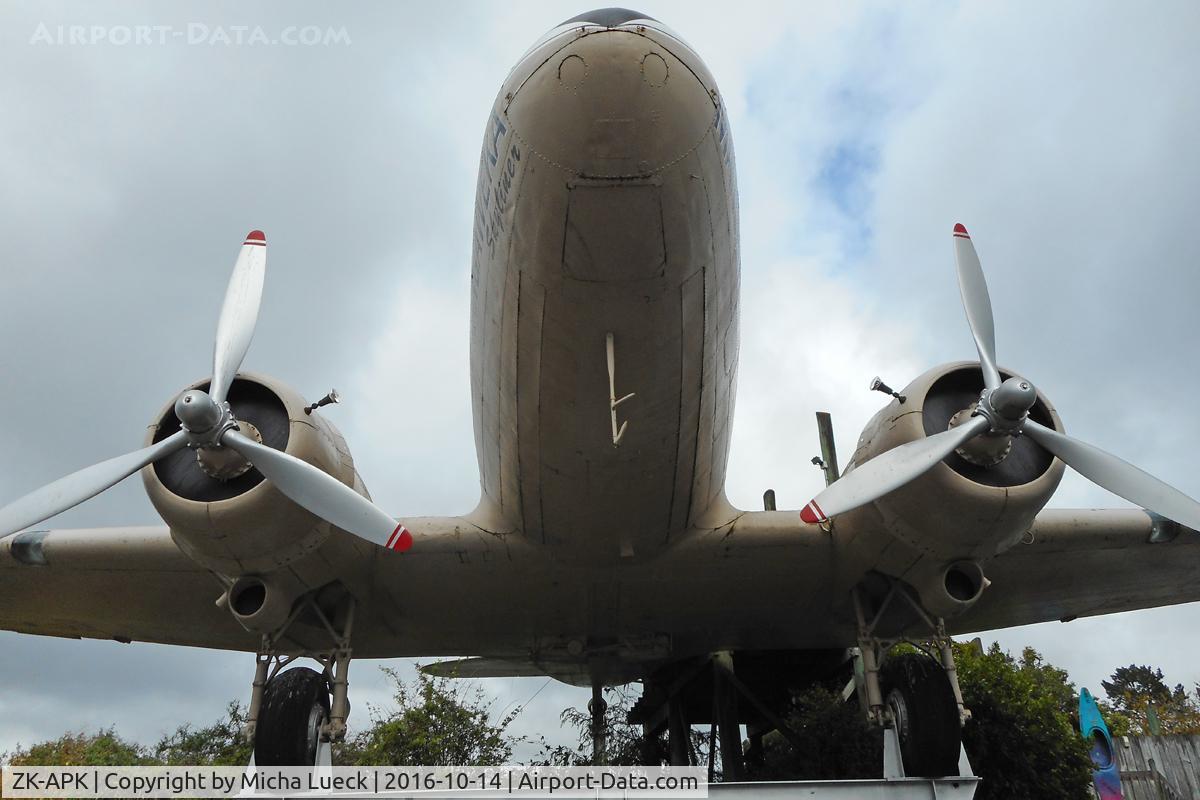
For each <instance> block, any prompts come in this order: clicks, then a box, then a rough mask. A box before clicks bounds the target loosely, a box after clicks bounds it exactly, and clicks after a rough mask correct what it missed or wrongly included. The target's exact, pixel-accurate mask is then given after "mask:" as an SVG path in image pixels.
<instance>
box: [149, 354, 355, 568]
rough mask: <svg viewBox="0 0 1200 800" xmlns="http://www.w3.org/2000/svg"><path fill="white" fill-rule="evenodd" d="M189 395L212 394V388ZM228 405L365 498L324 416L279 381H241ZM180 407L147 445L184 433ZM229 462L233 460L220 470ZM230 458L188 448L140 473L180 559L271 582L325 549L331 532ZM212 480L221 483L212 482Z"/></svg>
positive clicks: (153, 429) (259, 433)
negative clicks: (272, 577)
mask: <svg viewBox="0 0 1200 800" xmlns="http://www.w3.org/2000/svg"><path fill="white" fill-rule="evenodd" d="M190 388H200V389H205V390H207V389H208V381H202V382H198V383H196V384H193V385H192V387H190ZM228 399H229V404H230V407H231V408H232V410H233V414H234V417H235V418H236V419H237V420H239V422H240V423H249V424H248V425H245V424H243V425H242V430H243V433H245V434H246V435H249V436H251V437H252V438H258V437H261V440H262V442H263V443H264V444H267V445H270V446H271V447H274V448H276V449H279V450H284V451H286V452H287V453H289V454H290V455H293V456H295V457H297V458H300V459H303V460H304V461H307V462H309V463H310V464H313V465H315V466H316V467H318V468H319V469H321V470H323V471H325V472H327V473H329V474H330V475H332V476H334V477H335V478H337V479H338V480H340V481H341V482H342V483H345V484H346V485H348V486H350V487H352V488H353V489H354V490H355V491H357V492H358V493H359V494H362V495H364V496H366V489H365V488H364V487H363V485H362V482H361V481H360V480H359V478H358V474H357V472H356V471H355V469H354V460H353V459H352V458H351V456H350V451H349V449H348V448H347V447H346V442H345V440H344V439H343V438H342V435H341V434H340V433H338V431H337V429H336V428H334V427H333V425H331V424H330V423H329V422H328V421H327V420H325V419H324V418H323V417H322V416H321V414H320V412H314V413H313V414H311V415H309V414H305V413H304V408H305V403H304V400H303V399H302V398H301V397H300V395H299V394H297V393H296V392H295V391H294V390H292V389H291V388H289V387H288V386H286V385H284V384H282V383H280V382H278V381H275V380H273V379H270V378H267V377H264V376H260V375H250V374H247V373H241V374H240V375H239V376H238V378H237V379H236V380H235V381H234V382H233V385H232V386H231V387H230V390H229V396H228ZM179 427H180V425H179V419H178V417H176V416H175V410H174V406H173V404H172V405H168V406H167V407H166V408H164V409H163V411H162V412H161V413H160V414H159V415H158V417H157V419H156V421H155V422H154V423H152V424H151V425H150V428H149V431H148V436H147V442H148V443H149V442H157V441H160V440H161V439H164V438H166V437H167V436H170V435H171V434H173V433H174V432H176V431H178V430H179ZM222 455H225V456H227V457H228V458H229V459H230V460H229V461H228V462H227V463H223V462H222V461H221V456H222ZM244 466H245V465H244V463H243V462H241V460H240V459H238V458H236V454H235V453H233V451H231V450H229V449H228V448H223V449H222V450H221V451H219V453H211V452H210V453H207V454H205V453H199V454H198V453H197V451H195V450H192V449H190V448H184V449H182V450H180V451H178V452H176V453H174V454H173V455H171V456H168V457H166V458H163V459H160V460H159V461H157V462H156V463H154V464H152V465H151V466H148V467H146V468H145V469H143V470H142V479H143V482H144V483H145V487H146V493H147V494H148V495H149V496H150V502H151V503H153V504H154V508H155V510H157V511H158V513H159V515H160V516H162V518H163V520H164V521H166V523H167V525H168V526H169V527H170V529H171V537H172V538H173V539H174V540H175V543H176V544H177V545H179V547H180V549H181V550H183V551H184V552H185V553H187V555H188V556H190V557H191V558H192V559H194V560H195V561H196V562H198V563H200V564H201V565H203V566H205V567H207V568H208V569H211V570H214V571H215V572H218V573H221V574H224V575H228V576H234V577H236V576H242V575H252V574H259V575H265V574H268V573H271V572H274V571H276V570H278V569H279V568H281V567H284V566H287V565H291V564H294V563H295V562H297V561H299V560H300V559H302V558H304V556H306V555H308V554H310V553H312V552H313V551H314V550H316V549H317V548H319V547H320V546H321V545H322V544H323V543H324V542H325V540H326V539H328V538H329V536H330V534H331V532H332V526H331V525H330V524H329V523H327V522H325V521H324V520H321V519H320V518H318V517H316V516H315V515H313V514H312V513H310V512H308V511H306V510H305V509H303V508H301V507H300V506H298V505H296V504H295V503H293V502H292V501H291V500H289V499H287V498H286V497H284V495H283V494H281V493H280V492H279V490H278V489H276V488H275V487H274V486H272V485H271V484H270V483H269V482H267V481H265V480H264V479H263V477H262V475H261V474H259V472H258V471H257V470H255V469H252V468H251V469H248V470H246V471H245V472H243V473H242V474H240V475H234V476H232V477H231V475H233V473H236V472H237V471H238V469H239V468H242V467H244ZM213 473H217V474H220V475H221V477H214V476H213Z"/></svg>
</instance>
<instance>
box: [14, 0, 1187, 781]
mask: <svg viewBox="0 0 1200 800" xmlns="http://www.w3.org/2000/svg"><path fill="white" fill-rule="evenodd" d="M953 244H954V248H955V254H956V256H957V267H958V281H959V286H960V289H961V294H962V301H963V305H964V307H965V309H966V314H967V321H968V323H969V327H970V331H971V333H972V335H973V337H974V340H975V347H976V350H977V352H978V359H979V360H978V362H974V361H971V362H961V363H954V364H947V365H942V366H938V367H935V368H933V369H931V370H929V371H928V372H926V373H925V374H923V375H921V376H919V377H917V378H916V379H915V380H913V381H912V382H911V383H910V384H909V385H908V386H907V387H905V388H904V389H903V390H902V391H900V392H896V393H894V395H893V399H892V400H891V402H889V403H888V404H887V406H886V407H884V408H883V409H882V410H881V411H880V412H879V413H878V414H877V415H876V416H875V417H874V419H872V420H871V421H870V422H869V423H868V424H867V426H866V429H865V430H864V432H863V434H862V436H861V438H860V439H859V441H858V447H857V449H856V451H855V453H854V455H853V458H852V461H851V464H850V465H849V466H848V467H847V469H846V471H845V473H844V474H843V475H841V476H840V477H838V476H837V468H836V462H834V463H832V464H827V466H828V467H830V474H829V478H830V479H831V482H830V484H829V486H828V488H827V489H825V490H824V491H823V492H821V493H820V494H819V495H818V496H817V497H815V498H814V499H813V500H812V502H811V503H809V504H808V505H807V506H806V507H805V508H804V509H803V510H801V511H798V512H797V511H775V510H767V511H743V510H739V509H736V508H733V507H732V506H731V505H730V503H729V502H728V501H727V500H726V496H725V490H724V483H725V471H726V463H727V454H728V449H729V435H730V421H731V417H732V409H733V401H734V388H735V380H736V375H737V366H738V324H739V319H738V288H739V259H738V206H737V189H736V183H735V173H734V157H733V147H732V144H731V138H730V133H729V126H728V120H727V117H726V114H725V110H724V105H723V103H722V99H721V95H720V94H719V92H718V91H717V88H716V84H715V83H714V81H713V79H712V76H711V75H710V74H709V72H708V70H707V69H706V68H705V65H704V63H703V61H701V59H700V57H699V56H698V55H697V54H696V53H695V52H694V51H693V50H692V49H691V48H690V47H689V46H688V45H687V44H686V43H685V42H684V41H683V40H682V39H680V38H679V37H678V36H676V35H675V34H673V33H672V32H671V31H670V30H669V29H668V28H666V27H665V26H663V25H661V24H660V23H658V22H657V21H655V20H653V19H650V18H648V17H646V16H645V15H642V14H639V13H637V12H632V11H626V10H623V9H603V10H598V11H594V12H590V13H587V14H583V15H581V16H579V17H576V18H574V19H571V20H568V21H567V22H565V23H563V24H562V25H560V26H558V27H556V28H554V29H553V30H551V31H550V32H549V33H548V34H547V35H546V36H545V37H543V38H542V39H541V40H540V41H538V42H537V43H536V44H535V45H534V46H533V47H532V48H531V49H530V50H529V51H528V53H527V54H526V55H525V56H524V57H523V58H522V59H521V60H520V62H519V63H518V64H517V65H516V67H515V68H514V69H513V70H512V72H511V74H510V75H509V76H508V78H507V79H506V80H505V82H504V84H503V86H502V87H501V89H500V92H499V95H498V97H497V100H496V103H495V106H494V107H493V109H492V113H491V114H490V116H489V122H488V124H487V128H486V132H485V136H484V142H483V152H482V156H481V159H480V168H479V179H478V186H477V202H476V219H475V230H474V242H473V261H474V263H473V269H472V280H471V292H472V297H471V301H472V302H471V365H470V366H471V386H472V397H473V403H474V423H475V440H476V447H477V450H478V457H479V469H480V480H481V489H482V492H481V495H482V496H481V500H480V502H479V505H478V507H477V508H476V509H475V510H474V511H472V512H471V513H470V514H467V515H465V516H462V517H449V518H407V517H406V518H403V521H398V520H396V519H394V518H393V517H392V516H391V515H390V514H389V513H386V512H385V511H383V510H381V509H379V508H377V507H376V506H375V505H374V504H373V503H372V502H371V500H370V497H369V495H368V493H367V490H366V488H365V486H364V484H363V482H362V480H361V479H360V477H359V475H358V473H357V471H356V470H355V466H354V461H353V459H352V457H351V455H350V450H349V448H348V446H347V444H346V442H345V441H344V439H343V438H342V436H341V435H340V434H339V433H338V432H337V430H336V429H335V428H334V427H333V425H332V424H330V423H329V422H328V421H327V420H326V419H325V418H324V417H323V416H322V413H321V411H320V406H321V405H322V404H323V403H325V402H328V401H329V400H331V399H333V398H325V400H324V401H322V402H320V403H314V404H309V403H306V402H305V401H304V400H302V399H301V398H300V396H299V395H298V394H297V393H296V392H295V391H293V390H292V389H290V388H289V387H287V386H285V385H284V384H282V383H280V382H279V381H277V380H275V379H273V378H268V377H265V376H262V375H256V374H251V373H247V372H242V371H240V370H241V366H242V361H243V358H244V357H245V355H246V353H247V349H248V348H249V345H250V340H251V337H252V335H253V332H254V326H255V321H256V319H257V316H258V310H259V303H260V300H261V298H262V294H263V287H264V276H265V267H266V238H265V236H264V235H263V234H262V232H260V231H252V232H251V233H250V234H249V235H248V236H247V237H246V239H245V241H244V242H243V244H242V248H241V251H240V253H239V255H238V258H237V263H236V265H235V267H234V270H233V277H232V279H231V280H230V283H229V289H228V291H227V293H226V296H225V301H224V306H223V308H222V310H221V314H220V318H219V322H218V325H217V335H216V346H215V354H214V359H213V368H212V374H211V377H210V378H206V379H204V380H202V381H198V382H197V383H195V384H193V385H192V386H190V387H188V388H186V389H185V390H184V391H183V392H182V393H181V394H179V395H178V396H177V397H176V398H174V399H173V400H172V401H171V402H170V403H168V404H167V405H166V407H165V408H163V409H162V411H160V412H159V413H158V414H157V415H156V416H155V417H154V418H153V419H152V420H151V423H150V426H149V430H148V432H147V436H146V442H145V446H144V447H143V448H142V449H140V450H137V451H135V452H133V453H130V454H128V455H124V456H120V457H117V458H114V459H112V460H110V461H106V462H103V463H101V464H98V465H96V466H92V467H88V468H87V469H84V470H81V471H79V472H76V473H74V474H72V475H70V476H68V477H66V478H63V479H61V480H59V481H56V482H55V483H52V484H50V485H48V486H46V487H44V488H42V489H39V490H37V491H35V492H33V493H32V494H30V495H28V496H26V497H24V498H21V499H19V500H16V501H15V502H13V503H11V504H9V505H8V506H7V507H5V508H3V509H0V535H3V536H4V537H5V538H3V539H0V627H3V628H4V629H9V630H14V631H22V632H26V633H33V634H43V635H52V636H67V637H89V638H113V639H118V640H121V641H129V640H140V641H150V642H163V643H170V644H179V645H191V646H198V647H212V648H223V649H230V650H241V651H246V652H252V653H257V667H256V672H255V677H254V682H253V688H252V702H251V706H250V709H251V719H252V721H251V725H250V730H249V733H250V734H251V735H253V736H255V742H256V758H257V760H258V762H259V763H305V762H306V761H307V763H312V761H311V759H312V758H313V753H314V751H315V748H316V746H317V742H318V740H319V739H322V738H323V739H324V740H327V741H328V740H331V739H333V740H336V739H338V738H340V737H342V736H344V734H345V725H346V717H347V714H348V713H349V703H348V700H347V669H348V667H349V664H350V660H351V656H352V655H354V656H359V657H368V658H392V657H410V656H425V657H431V656H432V657H439V658H445V659H447V660H445V661H441V662H437V663H435V664H434V665H432V667H430V669H432V670H433V671H435V672H438V673H440V674H454V675H460V676H500V675H509V676H514V675H549V676H553V677H555V678H558V679H561V680H564V681H569V682H572V683H577V684H581V685H585V686H592V687H593V690H594V692H596V695H595V698H596V700H601V698H600V696H599V689H600V687H603V686H605V685H612V684H616V683H625V682H629V681H633V680H640V681H642V682H643V684H644V688H645V693H644V695H643V697H642V699H641V700H640V701H639V703H638V705H637V706H636V707H635V709H634V716H633V718H634V719H635V721H640V722H641V723H642V724H644V725H645V726H646V728H647V730H649V731H652V732H656V731H661V730H663V729H666V730H667V731H668V737H667V741H668V752H667V754H666V755H665V758H667V759H668V760H669V761H670V763H675V764H686V763H688V761H689V759H691V758H693V757H694V756H693V754H691V753H690V752H689V746H688V743H687V741H688V737H687V735H686V730H687V727H688V726H689V725H691V724H695V723H701V722H712V723H714V724H716V725H718V726H719V730H720V740H721V749H722V752H723V758H724V763H725V769H726V773H727V775H731V776H736V775H738V774H739V771H740V769H741V764H742V758H743V753H742V747H741V744H742V743H741V737H740V729H739V725H740V724H742V723H745V724H747V725H748V731H749V734H750V739H751V743H752V747H751V751H750V753H748V754H746V757H753V755H754V750H755V746H756V745H757V742H758V741H760V740H761V735H762V733H763V732H764V731H765V730H768V729H770V728H771V727H780V728H781V729H782V730H783V732H784V734H785V735H786V734H787V731H786V725H784V724H783V723H782V722H781V721H780V719H779V716H778V713H777V712H778V711H779V710H780V709H781V708H782V705H783V703H784V701H785V700H786V697H787V694H786V693H787V691H788V689H789V687H791V686H795V685H803V684H804V683H805V682H811V681H815V680H824V679H827V678H829V677H830V676H835V677H836V676H837V675H838V673H839V670H843V671H844V672H843V673H842V674H843V675H844V676H847V677H848V676H849V675H850V674H851V673H852V672H854V673H855V674H857V675H858V678H857V680H856V684H855V685H856V686H857V687H858V689H859V691H858V695H859V697H860V699H861V701H862V703H863V706H864V710H865V712H866V713H867V714H868V715H869V716H870V717H871V718H872V719H873V720H875V721H876V722H879V723H881V724H885V725H891V726H895V728H896V729H897V731H898V734H899V740H900V743H901V749H902V751H903V755H904V760H905V765H906V767H907V769H908V771H909V774H923V775H938V774H943V775H944V774H955V770H956V768H957V758H958V750H959V730H960V725H961V724H962V722H963V720H964V719H966V718H967V716H968V712H967V710H965V709H963V707H962V699H961V694H960V693H959V691H958V685H957V680H956V678H955V673H954V661H953V657H952V654H951V651H950V649H949V646H948V643H949V638H948V637H949V636H950V635H951V634H961V633H967V632H971V631H978V630H987V629H994V628H999V627H1005V626H1012V625H1023V624H1027V623H1033V622H1042V621H1047V620H1057V619H1069V618H1073V617H1076V616H1080V615H1092V614H1104V613H1110V612H1116V611H1125V610H1129V609H1136V608H1147V607H1151V606H1160V605H1167V604H1172V603H1181V602H1187V601H1193V600H1197V599H1200V581H1197V580H1196V579H1195V577H1196V574H1197V567H1198V566H1200V538H1198V537H1196V536H1195V535H1194V531H1193V530H1189V529H1198V528H1200V505H1198V504H1197V503H1196V502H1195V501H1194V500H1192V499H1190V498H1188V497H1186V496H1184V495H1183V494H1181V493H1180V492H1178V491H1176V490H1174V489H1172V488H1171V487H1169V486H1168V485H1166V484H1165V483H1163V482H1162V481H1159V480H1157V479H1156V478H1153V477H1151V476H1149V475H1147V474H1146V473H1144V472H1141V471H1140V470H1138V469H1136V468H1134V467H1132V466H1130V465H1128V464H1126V463H1125V462H1123V461H1121V460H1119V459H1117V458H1116V457H1114V456H1111V455H1108V454H1107V453H1104V452H1102V451H1100V450H1098V449H1097V448H1095V447H1092V446H1090V445H1087V444H1084V443H1083V442H1081V441H1080V440H1078V439H1075V438H1073V437H1071V436H1068V435H1066V434H1065V433H1064V432H1063V430H1064V426H1063V423H1062V420H1061V419H1060V418H1059V416H1058V413H1057V412H1056V411H1055V409H1054V407H1053V406H1052V405H1051V404H1050V402H1049V400H1048V399H1047V398H1046V397H1044V396H1043V395H1042V394H1041V393H1039V392H1038V391H1037V389H1036V388H1035V387H1034V385H1033V384H1032V383H1031V382H1030V381H1029V380H1027V379H1026V378H1024V377H1022V376H1020V375H1018V374H1016V373H1013V372H1011V371H1009V370H1006V369H1004V368H1003V367H1001V366H999V364H998V362H997V360H996V346H995V334H994V331H993V321H992V312H991V307H990V300H989V297H988V291H987V286H986V284H985V282H984V276H983V272H982V270H981V268H980V263H979V260H978V258H977V257H976V252H975V248H974V246H973V244H972V242H971V239H970V237H969V234H968V233H967V230H966V228H964V227H963V226H962V225H957V226H955V227H954V230H953ZM830 456H831V458H829V459H828V460H830V461H833V460H834V459H833V458H832V454H830ZM1067 466H1070V467H1072V468H1073V469H1075V470H1077V471H1079V472H1080V473H1081V474H1083V475H1084V476H1086V477H1087V478H1089V479H1091V480H1092V481H1094V482H1096V483H1098V484H1099V485H1101V486H1103V487H1105V488H1106V489H1108V490H1110V491H1112V492H1113V493H1115V494H1118V495H1120V496H1121V497H1124V498H1126V499H1128V500H1130V501H1132V502H1134V503H1136V504H1138V505H1140V506H1143V507H1144V508H1145V509H1146V510H1144V511H1143V510H1136V509H1134V510H1086V511H1061V510H1056V511H1045V510H1043V508H1044V506H1045V505H1046V503H1047V501H1048V500H1049V499H1050V497H1051V495H1052V494H1053V493H1054V491H1055V489H1056V487H1057V486H1058V483H1059V480H1060V479H1061V477H1062V475H1063V472H1064V470H1065V468H1066V467H1067ZM139 470H140V471H141V473H142V480H143V482H144V484H145V488H146V491H147V493H148V494H149V496H150V500H151V502H152V503H153V505H154V507H155V509H156V510H157V511H158V513H159V514H160V515H161V516H162V518H163V521H164V522H165V523H166V524H165V525H164V526H161V527H149V528H113V529H96V530H26V528H28V527H29V526H32V525H36V524H38V523H39V522H41V521H42V520H45V519H48V518H49V517H52V516H53V515H55V514H57V513H59V512H61V511H63V510H65V509H67V508H70V507H72V506H74V505H76V504H78V503H81V502H83V501H84V500H86V499H87V498H89V497H92V496H93V495H95V494H97V493H98V492H101V491H103V490H105V489H106V488H107V487H109V486H111V485H113V484H115V483H117V482H118V481H120V480H122V479H124V478H126V477H128V476H129V475H132V474H133V473H134V472H137V471H139ZM410 548H411V551H410V552H407V553H405V551H409V550H410ZM434 597H436V598H438V601H437V602H430V598H434ZM900 639H919V640H921V641H927V642H928V643H929V645H930V647H929V648H928V651H929V653H930V656H932V657H926V656H924V655H913V654H911V653H908V654H903V655H890V656H889V650H890V646H891V645H892V644H894V643H895V642H896V641H898V640H900ZM298 657H311V658H315V659H317V661H319V662H320V665H321V667H322V669H321V670H319V671H317V670H313V669H309V668H303V667H302V668H293V669H288V670H282V669H281V668H282V667H283V666H284V665H287V664H289V663H290V662H291V661H292V660H294V659H295V658H298ZM855 664H857V666H859V667H860V669H858V670H857V671H855V670H851V669H850V667H852V666H854V665H855ZM849 694H850V692H849V687H848V692H847V697H849ZM331 696H332V699H331ZM603 713H604V709H603V702H602V700H601V701H600V702H594V704H593V714H594V715H596V717H597V718H599V717H600V716H601V715H602V714H603ZM601 732H602V728H601V727H600V726H597V729H596V733H597V738H598V739H600V738H601V736H602V733H601ZM597 744H598V746H601V748H602V741H599V742H598V743H597ZM659 757H661V756H656V755H655V754H647V758H650V759H654V758H659Z"/></svg>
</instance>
